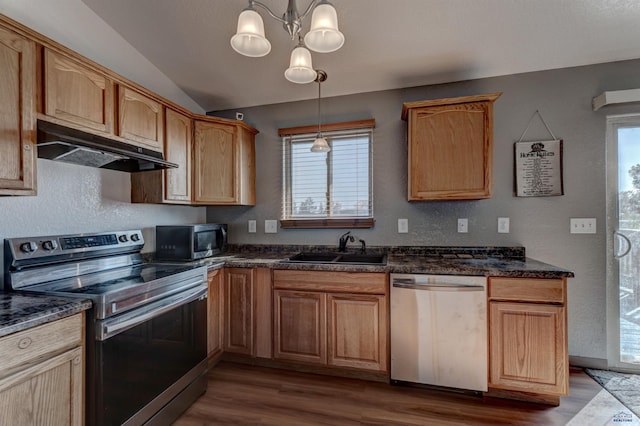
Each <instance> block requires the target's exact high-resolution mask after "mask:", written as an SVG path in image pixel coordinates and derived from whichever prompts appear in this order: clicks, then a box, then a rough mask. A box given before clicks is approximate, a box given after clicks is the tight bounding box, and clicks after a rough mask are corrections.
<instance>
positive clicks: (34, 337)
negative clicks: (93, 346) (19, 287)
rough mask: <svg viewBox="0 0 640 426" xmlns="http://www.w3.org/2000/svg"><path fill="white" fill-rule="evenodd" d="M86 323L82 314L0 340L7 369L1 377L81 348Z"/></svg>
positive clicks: (0, 353) (2, 361) (0, 359)
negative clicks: (16, 368)
mask: <svg viewBox="0 0 640 426" xmlns="http://www.w3.org/2000/svg"><path fill="white" fill-rule="evenodd" d="M82 322H83V320H82V314H76V315H73V316H70V317H67V318H64V319H61V320H58V321H54V322H51V323H48V324H43V325H40V326H38V327H34V328H30V329H28V330H24V331H20V332H18V333H14V334H11V335H9V336H6V337H4V338H2V339H0V365H2V370H3V371H2V374H0V376H4V375H6V374H7V373H10V372H11V370H12V369H13V368H14V367H17V366H20V365H24V364H28V363H29V362H32V361H34V360H36V359H37V358H39V357H41V356H43V355H46V354H48V353H54V352H57V351H59V350H63V349H67V348H71V347H74V346H79V345H80V343H81V341H82V330H83V327H82Z"/></svg>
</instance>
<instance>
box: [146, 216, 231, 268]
mask: <svg viewBox="0 0 640 426" xmlns="http://www.w3.org/2000/svg"><path fill="white" fill-rule="evenodd" d="M226 250H227V225H226V224H221V223H203V224H198V225H164V226H156V258H157V259H159V260H197V259H202V258H204V257H209V256H215V255H218V254H222V253H224V252H225V251H226Z"/></svg>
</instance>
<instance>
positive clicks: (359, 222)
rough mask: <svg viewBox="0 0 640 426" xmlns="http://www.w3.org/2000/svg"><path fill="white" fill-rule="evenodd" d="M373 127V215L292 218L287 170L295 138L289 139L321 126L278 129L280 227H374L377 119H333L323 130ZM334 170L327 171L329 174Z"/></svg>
mask: <svg viewBox="0 0 640 426" xmlns="http://www.w3.org/2000/svg"><path fill="white" fill-rule="evenodd" d="M366 129H370V132H371V137H370V139H369V206H370V209H371V215H370V216H369V217H322V218H291V217H287V216H286V214H285V213H286V211H285V208H286V207H285V203H286V200H287V197H291V194H290V191H291V177H290V175H289V176H287V173H290V172H291V165H290V164H285V161H287V158H289V159H290V156H287V155H286V151H285V150H287V149H290V148H291V142H290V141H286V138H292V137H296V136H299V137H300V136H306V135H315V134H316V133H317V126H314V125H312V126H301V127H289V128H283V129H279V130H278V136H280V137H281V138H282V146H283V152H282V154H283V156H282V158H283V160H282V167H283V169H282V178H283V181H282V194H281V195H282V197H281V218H280V227H281V228H285V229H286V228H289V229H296V228H297V229H322V228H325V229H341V228H344V229H346V228H350V229H351V228H372V227H373V226H374V223H375V219H374V216H373V131H374V129H375V120H374V119H369V120H357V121H349V122H341V123H330V124H325V125H323V133H325V134H327V135H330V134H331V133H338V134H340V133H342V134H344V133H345V132H347V133H348V132H350V131H353V132H354V133H357V132H358V131H363V130H366ZM330 173H331V171H330V170H328V171H327V177H329V176H331V175H330Z"/></svg>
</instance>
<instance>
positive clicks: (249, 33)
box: [231, 8, 271, 58]
mask: <svg viewBox="0 0 640 426" xmlns="http://www.w3.org/2000/svg"><path fill="white" fill-rule="evenodd" d="M231 47H233V50H235V51H236V52H238V53H240V54H241V55H244V56H249V57H252V58H258V57H260V56H265V55H266V54H268V53H269V52H271V43H269V40H267V39H266V37H265V36H264V22H263V21H262V17H261V16H260V14H259V13H258V12H256V11H255V10H253V9H250V8H249V9H245V10H243V11H242V13H240V16H239V17H238V29H237V31H236V34H235V35H234V36H233V37H231Z"/></svg>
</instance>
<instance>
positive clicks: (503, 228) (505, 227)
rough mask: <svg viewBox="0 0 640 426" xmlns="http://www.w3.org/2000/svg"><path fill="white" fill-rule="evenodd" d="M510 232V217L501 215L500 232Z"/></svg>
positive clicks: (499, 221) (499, 219) (499, 220)
mask: <svg viewBox="0 0 640 426" xmlns="http://www.w3.org/2000/svg"><path fill="white" fill-rule="evenodd" d="M508 233H509V218H508V217H499V218H498V234H508Z"/></svg>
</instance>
